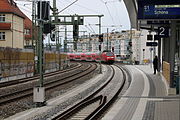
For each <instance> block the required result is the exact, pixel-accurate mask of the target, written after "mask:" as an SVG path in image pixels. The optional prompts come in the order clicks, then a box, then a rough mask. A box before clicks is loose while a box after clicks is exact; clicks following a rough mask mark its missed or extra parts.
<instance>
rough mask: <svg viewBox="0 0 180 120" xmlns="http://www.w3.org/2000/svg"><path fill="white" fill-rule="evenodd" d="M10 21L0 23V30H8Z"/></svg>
mask: <svg viewBox="0 0 180 120" xmlns="http://www.w3.org/2000/svg"><path fill="white" fill-rule="evenodd" d="M10 29H11V23H0V30H10Z"/></svg>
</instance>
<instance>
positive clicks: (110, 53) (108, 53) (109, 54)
mask: <svg viewBox="0 0 180 120" xmlns="http://www.w3.org/2000/svg"><path fill="white" fill-rule="evenodd" d="M106 55H107V56H114V54H113V53H112V52H107V53H106Z"/></svg>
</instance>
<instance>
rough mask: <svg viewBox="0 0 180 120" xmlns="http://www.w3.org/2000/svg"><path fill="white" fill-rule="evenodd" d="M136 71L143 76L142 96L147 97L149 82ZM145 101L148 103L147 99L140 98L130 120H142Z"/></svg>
mask: <svg viewBox="0 0 180 120" xmlns="http://www.w3.org/2000/svg"><path fill="white" fill-rule="evenodd" d="M135 69H137V68H135ZM137 70H138V71H139V72H140V73H141V74H142V75H143V78H144V90H143V93H142V96H148V94H149V90H150V85H149V80H148V78H147V76H146V75H145V74H144V73H143V72H142V71H141V70H139V69H137ZM147 101H148V98H140V101H139V104H138V106H137V108H136V111H135V112H134V115H133V117H132V119H131V120H142V118H143V115H144V112H145V109H146V104H147Z"/></svg>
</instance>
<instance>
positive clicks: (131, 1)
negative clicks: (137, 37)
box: [124, 0, 138, 28]
mask: <svg viewBox="0 0 180 120" xmlns="http://www.w3.org/2000/svg"><path fill="white" fill-rule="evenodd" d="M124 3H125V5H126V8H127V11H128V13H129V18H130V22H131V27H132V28H137V12H138V9H137V1H136V0H124Z"/></svg>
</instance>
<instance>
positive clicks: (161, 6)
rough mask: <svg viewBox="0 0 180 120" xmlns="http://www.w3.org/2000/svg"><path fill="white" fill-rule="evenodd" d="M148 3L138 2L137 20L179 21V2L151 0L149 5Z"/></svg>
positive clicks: (141, 0)
mask: <svg viewBox="0 0 180 120" xmlns="http://www.w3.org/2000/svg"><path fill="white" fill-rule="evenodd" d="M148 1H149V0H146V1H144V0H140V1H138V19H180V1H179V2H177V1H176V2H167V1H168V0H166V2H165V1H164V0H158V2H153V0H152V1H151V3H150V2H148ZM160 1H164V3H163V2H160Z"/></svg>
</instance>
